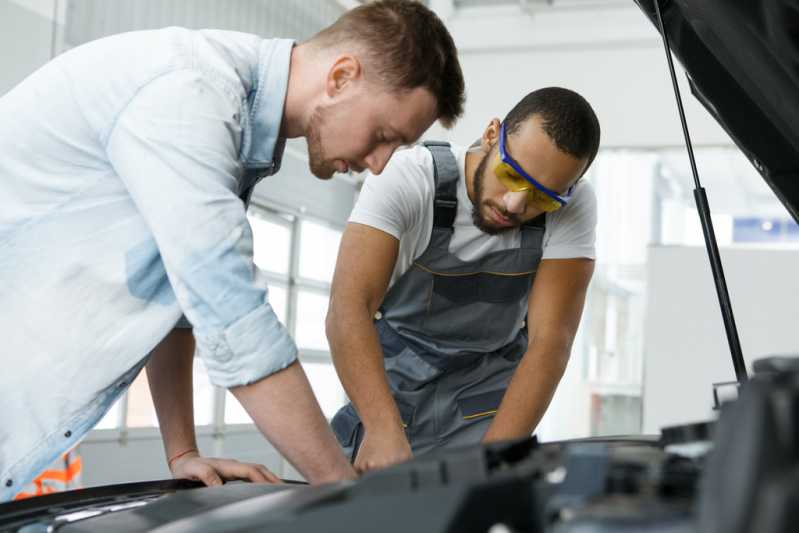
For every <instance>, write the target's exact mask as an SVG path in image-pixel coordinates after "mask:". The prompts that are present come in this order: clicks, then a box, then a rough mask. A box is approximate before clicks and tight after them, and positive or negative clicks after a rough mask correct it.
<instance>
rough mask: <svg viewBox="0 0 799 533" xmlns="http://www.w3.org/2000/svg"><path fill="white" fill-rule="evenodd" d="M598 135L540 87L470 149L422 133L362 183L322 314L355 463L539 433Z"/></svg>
mask: <svg viewBox="0 0 799 533" xmlns="http://www.w3.org/2000/svg"><path fill="white" fill-rule="evenodd" d="M599 136H600V128H599V122H598V120H597V118H596V116H595V114H594V112H593V110H592V109H591V106H590V105H589V104H588V102H586V101H585V99H583V98H582V97H581V96H580V95H578V94H576V93H574V92H573V91H569V90H567V89H562V88H556V87H552V88H547V89H541V90H538V91H535V92H533V93H531V94H529V95H527V96H526V97H525V98H524V99H522V100H521V101H520V102H519V103H518V104H517V105H516V106H515V107H514V108H513V110H511V111H510V113H509V114H508V115H507V117H505V120H503V121H502V122H500V121H499V120H498V119H494V120H492V121H491V122H490V123H489V124H488V127H487V128H486V129H485V131H484V132H483V134H482V137H481V139H480V141H479V142H478V143H475V144H474V145H473V146H472V148H471V149H469V150H462V149H459V148H456V147H452V146H450V145H449V144H448V143H440V142H427V143H424V144H423V145H418V146H415V147H413V148H411V149H408V150H404V151H402V152H398V153H397V154H396V155H395V157H394V158H393V159H392V160H391V161H390V162H389V164H388V166H387V167H386V169H385V171H384V172H383V174H382V175H381V176H380V178H379V179H372V178H371V177H370V178H368V179H367V180H366V181H365V183H364V187H363V190H362V191H361V195H360V197H359V199H358V202H357V204H356V206H355V209H354V210H353V213H352V215H351V217H350V221H349V224H348V226H347V228H346V230H345V232H344V235H343V238H342V242H341V248H340V250H339V257H338V263H337V265H336V273H335V275H334V279H333V287H332V294H331V303H330V309H329V312H328V317H327V335H328V339H329V341H330V347H331V352H332V355H333V361H334V363H335V365H336V369H337V371H338V374H339V376H340V378H341V381H342V383H343V385H344V388H345V390H346V392H347V394H348V396H349V398H350V399H351V401H352V403H351V404H348V405H346V406H345V407H343V408H342V409H341V410H340V411H339V412H338V413H337V414H336V416H335V417H334V418H333V421H332V426H333V430H334V432H335V433H336V436H337V438H338V439H339V442H340V443H341V445H342V446H343V447H344V450H345V453H346V454H349V455H350V457H351V460H353V462H354V464H355V467H356V469H357V470H360V471H365V470H369V469H372V468H379V467H383V466H387V465H389V464H392V463H396V462H399V461H402V460H405V459H407V458H409V457H411V456H412V455H413V454H419V453H424V452H426V451H429V450H432V449H434V448H439V447H447V446H456V445H464V444H470V443H477V442H480V441H481V440H482V441H492V440H502V439H511V438H517V437H522V436H529V435H530V434H531V433H532V432H533V430H534V429H535V427H536V425H537V424H538V422H539V420H540V419H541V417H542V416H543V414H544V412H545V411H546V409H547V406H548V405H549V402H550V400H551V399H552V396H553V394H554V392H555V388H556V387H557V384H558V382H559V380H560V378H561V376H562V374H563V371H564V370H565V367H566V363H567V362H568V360H569V353H570V350H571V345H572V341H573V339H574V335H575V332H576V330H577V326H578V324H579V321H580V316H581V313H582V308H583V303H584V300H585V294H586V289H587V286H588V283H589V281H590V279H591V275H592V273H593V268H594V238H595V225H596V198H595V195H594V191H593V189H592V187H591V185H590V184H589V183H587V182H585V181H581V180H580V178H581V177H582V176H583V174H584V173H585V172H586V170H587V169H588V167H589V165H590V164H591V162H592V160H593V159H594V156H595V155H596V153H597V149H598V145H599Z"/></svg>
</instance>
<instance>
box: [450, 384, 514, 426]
mask: <svg viewBox="0 0 799 533" xmlns="http://www.w3.org/2000/svg"><path fill="white" fill-rule="evenodd" d="M503 396H505V389H499V390H493V391H488V392H481V393H480V394H474V395H472V396H466V397H465V398H458V407H459V408H460V410H461V414H462V415H463V419H464V420H471V419H473V418H480V417H483V416H493V415H494V414H496V412H497V409H499V404H500V403H502V397H503Z"/></svg>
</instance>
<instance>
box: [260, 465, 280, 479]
mask: <svg viewBox="0 0 799 533" xmlns="http://www.w3.org/2000/svg"><path fill="white" fill-rule="evenodd" d="M255 467H256V468H257V469H258V470H259V471H260V472H261V473H262V474H263V475H264V477H265V478H266V480H267V481H268V482H269V483H283V480H282V479H280V478H279V477H277V476H276V475H275V474H273V473H272V472H271V471H270V470H269V469H268V468H266V467H265V466H264V465H255Z"/></svg>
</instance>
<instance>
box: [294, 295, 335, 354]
mask: <svg viewBox="0 0 799 533" xmlns="http://www.w3.org/2000/svg"><path fill="white" fill-rule="evenodd" d="M328 301H329V296H328V295H327V294H319V293H316V292H309V291H299V293H298V294H297V324H296V329H295V331H296V335H295V337H296V340H297V346H299V347H300V348H301V349H302V348H306V349H311V350H323V351H329V350H330V348H329V346H328V344H327V336H326V335H325V316H326V315H327V304H328Z"/></svg>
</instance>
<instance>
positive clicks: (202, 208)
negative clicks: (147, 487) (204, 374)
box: [0, 28, 297, 501]
mask: <svg viewBox="0 0 799 533" xmlns="http://www.w3.org/2000/svg"><path fill="white" fill-rule="evenodd" d="M292 45H293V43H292V41H290V40H264V39H261V38H259V37H257V36H254V35H247V34H243V33H234V32H223V31H209V30H205V31H189V30H186V29H182V28H167V29H163V30H157V31H145V32H132V33H126V34H121V35H116V36H112V37H108V38H105V39H101V40H98V41H94V42H92V43H89V44H86V45H83V46H81V47H78V48H76V49H73V50H71V51H69V52H66V53H64V54H63V55H61V56H59V57H57V58H56V59H54V60H53V61H51V62H50V63H48V64H47V65H45V66H44V67H42V68H41V69H40V70H38V71H37V72H35V73H34V74H32V75H31V76H30V77H28V78H27V79H26V80H24V81H23V82H22V83H21V84H20V85H18V86H17V87H15V88H14V89H12V90H11V91H10V92H9V93H7V94H6V95H4V96H2V97H0V362H2V368H3V372H2V373H0V501H2V500H8V499H10V498H11V497H12V496H13V495H14V494H15V493H16V492H17V491H18V490H20V489H21V488H22V487H23V486H24V485H25V484H26V483H27V482H28V481H30V479H31V478H33V477H34V476H35V475H36V474H38V471H39V470H41V468H43V467H44V466H45V465H46V464H47V463H49V462H50V461H52V460H53V459H54V458H55V457H57V456H58V454H60V453H61V452H63V451H64V450H66V449H68V448H70V447H71V446H73V445H74V444H75V443H76V442H77V441H78V440H79V439H80V438H81V437H82V436H83V435H84V434H85V433H86V432H87V431H89V430H90V429H91V428H92V427H93V426H94V425H95V424H96V423H97V422H98V421H99V419H100V418H101V417H102V416H103V414H104V413H105V412H106V411H107V410H108V408H109V407H110V406H111V405H112V404H113V402H114V401H115V400H116V399H117V398H118V396H119V395H120V394H121V393H122V392H123V391H124V390H125V389H126V388H127V386H128V385H129V383H130V381H131V380H132V379H133V378H134V377H135V375H136V373H137V372H138V371H139V370H140V369H141V367H142V365H143V364H144V362H145V358H146V356H147V355H148V354H149V352H150V351H151V350H152V349H153V348H154V347H155V345H156V344H157V343H158V342H159V341H160V340H161V339H163V338H164V336H165V335H166V334H167V333H168V332H169V331H170V330H171V329H172V327H173V326H174V325H175V322H176V321H177V320H178V318H179V317H180V316H181V313H185V315H186V317H188V319H189V321H190V322H191V323H192V325H193V326H194V334H195V337H196V339H197V346H198V351H199V353H200V354H201V356H202V358H203V360H204V363H205V366H206V367H207V369H208V374H209V376H210V378H211V381H212V382H213V383H215V384H216V385H219V386H223V387H232V386H236V385H241V384H245V383H251V382H254V381H257V380H258V379H260V378H262V377H264V376H267V375H269V374H271V373H274V372H276V371H278V370H280V369H282V368H285V367H286V366H288V365H289V364H291V363H292V362H293V361H294V360H295V359H296V354H297V350H296V347H295V345H294V342H293V341H292V339H291V338H290V337H289V335H288V333H287V331H286V329H285V328H284V327H283V326H282V325H281V324H280V322H278V320H277V317H276V316H275V313H274V311H273V310H272V308H271V306H270V305H269V302H268V299H267V289H266V284H265V283H263V282H262V281H260V280H259V279H256V273H257V269H255V267H254V265H253V261H252V233H251V230H250V226H249V224H248V222H247V219H246V217H245V209H246V207H245V204H244V202H242V200H241V198H240V197H242V196H244V195H245V194H246V190H247V189H248V188H250V187H251V186H252V185H254V182H255V181H257V179H258V178H260V177H263V176H266V175H269V174H272V173H274V172H275V171H277V169H278V168H279V166H280V158H281V156H282V151H283V146H284V140H283V139H279V138H278V134H279V130H280V123H281V119H282V116H283V105H284V100H285V96H286V88H287V85H288V73H289V64H290V57H291V48H292Z"/></svg>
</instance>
